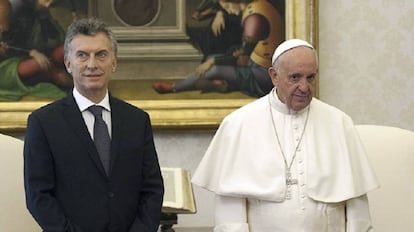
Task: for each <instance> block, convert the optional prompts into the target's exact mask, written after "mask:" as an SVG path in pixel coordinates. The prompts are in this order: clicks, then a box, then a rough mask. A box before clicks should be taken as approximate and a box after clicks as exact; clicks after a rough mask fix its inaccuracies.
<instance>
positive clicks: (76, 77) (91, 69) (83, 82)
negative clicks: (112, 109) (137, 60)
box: [65, 33, 116, 96]
mask: <svg viewBox="0 0 414 232" xmlns="http://www.w3.org/2000/svg"><path fill="white" fill-rule="evenodd" d="M65 65H66V69H67V70H68V72H69V73H70V74H71V75H72V77H73V81H74V85H75V87H76V89H77V90H78V91H79V92H80V93H81V94H82V95H84V96H90V95H91V94H96V93H100V94H102V93H106V90H107V88H108V83H109V80H110V78H111V75H112V73H113V72H115V68H116V58H115V55H114V53H113V49H112V44H111V41H110V40H109V38H108V37H107V36H106V35H105V34H104V33H98V34H96V35H94V36H86V35H77V36H75V37H74V38H73V40H72V42H71V46H70V51H69V54H68V57H67V58H66V59H65Z"/></svg>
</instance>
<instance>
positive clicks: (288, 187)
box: [286, 170, 298, 200]
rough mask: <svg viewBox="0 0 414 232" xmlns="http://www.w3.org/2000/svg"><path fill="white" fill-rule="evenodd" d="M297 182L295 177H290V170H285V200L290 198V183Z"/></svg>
mask: <svg viewBox="0 0 414 232" xmlns="http://www.w3.org/2000/svg"><path fill="white" fill-rule="evenodd" d="M295 184H298V180H297V179H293V178H292V173H291V172H290V170H287V171H286V200H290V199H292V188H291V187H292V185H295Z"/></svg>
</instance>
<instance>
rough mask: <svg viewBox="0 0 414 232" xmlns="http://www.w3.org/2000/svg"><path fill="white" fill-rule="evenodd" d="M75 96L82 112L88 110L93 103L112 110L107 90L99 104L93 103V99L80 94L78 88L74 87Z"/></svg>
mask: <svg viewBox="0 0 414 232" xmlns="http://www.w3.org/2000/svg"><path fill="white" fill-rule="evenodd" d="M73 97H74V98H75V101H76V103H77V104H78V107H79V109H80V111H81V112H83V111H85V110H87V109H88V108H89V107H90V106H92V105H98V106H102V107H103V108H104V109H106V110H107V111H109V112H110V111H111V106H110V105H109V94H108V91H106V94H105V97H104V98H103V99H102V101H101V102H99V103H98V104H95V103H93V102H92V101H91V100H89V99H88V98H86V97H85V96H83V95H82V94H80V93H79V91H78V90H77V89H76V88H73Z"/></svg>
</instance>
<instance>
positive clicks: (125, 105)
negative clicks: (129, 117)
mask: <svg viewBox="0 0 414 232" xmlns="http://www.w3.org/2000/svg"><path fill="white" fill-rule="evenodd" d="M110 104H111V108H113V109H114V110H122V111H128V112H132V113H137V114H148V113H147V112H145V111H144V110H143V109H142V108H140V107H138V106H135V105H133V104H131V103H129V102H127V101H124V100H122V99H119V98H116V97H113V96H111V97H110Z"/></svg>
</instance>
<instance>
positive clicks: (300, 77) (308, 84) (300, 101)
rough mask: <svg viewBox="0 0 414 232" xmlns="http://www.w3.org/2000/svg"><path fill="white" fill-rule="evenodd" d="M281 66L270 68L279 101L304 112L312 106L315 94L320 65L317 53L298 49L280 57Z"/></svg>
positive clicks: (306, 49)
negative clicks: (307, 107)
mask: <svg viewBox="0 0 414 232" xmlns="http://www.w3.org/2000/svg"><path fill="white" fill-rule="evenodd" d="M278 62H279V66H277V67H271V68H269V75H270V77H271V79H272V82H273V84H274V85H275V86H276V90H277V95H278V97H279V99H280V100H281V101H282V102H283V103H285V104H286V105H287V106H288V107H289V108H290V109H293V110H296V111H298V110H302V109H304V108H305V107H306V106H308V105H309V104H310V102H311V101H312V97H313V94H314V92H315V78H316V74H317V72H318V64H317V60H316V54H315V52H314V51H313V50H312V49H310V48H308V47H297V48H293V49H291V50H288V51H286V52H285V53H283V54H282V55H281V56H280V57H279V61H278Z"/></svg>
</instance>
